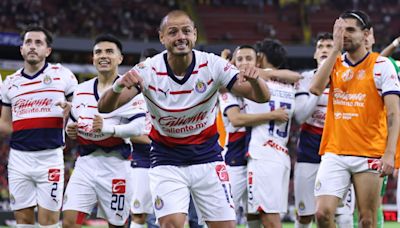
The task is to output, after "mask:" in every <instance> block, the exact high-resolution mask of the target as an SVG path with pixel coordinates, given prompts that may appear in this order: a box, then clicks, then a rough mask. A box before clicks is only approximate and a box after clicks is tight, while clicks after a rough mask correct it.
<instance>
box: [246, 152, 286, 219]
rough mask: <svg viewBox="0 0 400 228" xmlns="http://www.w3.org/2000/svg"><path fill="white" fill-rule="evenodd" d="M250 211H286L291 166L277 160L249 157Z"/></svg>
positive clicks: (248, 186) (248, 187) (251, 212)
mask: <svg viewBox="0 0 400 228" xmlns="http://www.w3.org/2000/svg"><path fill="white" fill-rule="evenodd" d="M247 170H248V171H247V179H248V182H247V191H248V201H249V203H248V213H249V214H256V213H258V212H259V210H260V209H261V210H262V211H264V212H265V213H286V212H287V206H288V192H289V178H290V168H289V167H287V166H285V165H283V164H281V163H277V162H273V161H268V160H260V159H249V162H248V164H247Z"/></svg>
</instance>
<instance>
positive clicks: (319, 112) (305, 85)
mask: <svg viewBox="0 0 400 228" xmlns="http://www.w3.org/2000/svg"><path fill="white" fill-rule="evenodd" d="M314 74H315V70H310V71H306V72H303V73H302V74H301V76H303V78H302V79H301V80H300V81H299V83H298V87H297V88H296V97H297V96H303V95H308V94H309V93H310V86H311V82H312V80H313V77H314ZM328 94H329V88H325V90H324V92H323V94H321V96H320V97H319V99H318V103H317V106H316V107H315V108H314V111H313V113H312V114H311V116H310V117H309V118H308V119H307V120H306V122H305V123H307V124H309V125H311V126H313V127H318V128H323V127H324V124H325V116H326V110H327V105H328Z"/></svg>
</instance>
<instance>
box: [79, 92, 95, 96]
mask: <svg viewBox="0 0 400 228" xmlns="http://www.w3.org/2000/svg"><path fill="white" fill-rule="evenodd" d="M76 95H77V96H80V95H88V96H94V93H77V94H76Z"/></svg>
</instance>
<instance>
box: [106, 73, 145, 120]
mask: <svg viewBox="0 0 400 228" xmlns="http://www.w3.org/2000/svg"><path fill="white" fill-rule="evenodd" d="M141 85H142V78H141V77H140V76H139V74H138V73H137V72H136V71H135V70H130V71H128V72H126V73H125V74H124V75H123V76H122V78H120V79H118V80H117V81H115V83H114V85H113V87H112V88H111V89H109V90H107V91H106V92H105V93H104V95H103V96H102V97H101V98H100V100H99V104H98V105H99V106H98V109H99V112H101V113H109V112H112V111H114V110H115V109H117V108H119V107H121V106H122V105H124V104H126V103H127V102H128V101H130V100H131V99H132V98H134V97H135V96H136V95H137V94H139V93H140V88H141Z"/></svg>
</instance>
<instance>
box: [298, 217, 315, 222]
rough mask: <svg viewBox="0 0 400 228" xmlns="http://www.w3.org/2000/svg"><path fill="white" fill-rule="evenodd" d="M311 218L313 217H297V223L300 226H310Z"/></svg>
mask: <svg viewBox="0 0 400 228" xmlns="http://www.w3.org/2000/svg"><path fill="white" fill-rule="evenodd" d="M313 218H314V216H313V215H307V216H299V217H298V221H299V223H301V224H310V223H311V221H312V219H313Z"/></svg>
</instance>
